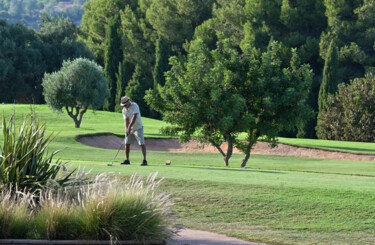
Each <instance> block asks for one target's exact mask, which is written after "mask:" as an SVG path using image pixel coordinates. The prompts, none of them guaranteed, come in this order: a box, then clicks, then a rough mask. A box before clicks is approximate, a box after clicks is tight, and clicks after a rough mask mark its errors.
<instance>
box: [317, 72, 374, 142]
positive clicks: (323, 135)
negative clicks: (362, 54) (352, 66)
mask: <svg viewBox="0 0 375 245" xmlns="http://www.w3.org/2000/svg"><path fill="white" fill-rule="evenodd" d="M317 136H318V138H320V139H328V140H345V141H361V142H374V141H375V75H374V74H372V73H369V74H366V75H365V77H364V78H356V79H354V80H353V81H352V82H351V83H350V84H348V85H344V84H340V85H339V89H338V92H337V93H336V94H335V96H330V98H329V102H328V107H327V110H326V111H325V112H323V113H321V114H320V115H319V118H318V126H317Z"/></svg>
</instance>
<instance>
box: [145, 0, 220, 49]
mask: <svg viewBox="0 0 375 245" xmlns="http://www.w3.org/2000/svg"><path fill="white" fill-rule="evenodd" d="M213 2H214V1H213V0H185V1H180V0H152V2H151V3H150V5H149V8H148V9H147V12H146V18H147V20H148V22H149V23H150V24H151V25H152V27H153V28H154V29H155V30H156V31H157V33H158V34H159V35H162V36H163V37H165V38H166V39H167V41H168V42H169V43H170V44H171V45H172V50H173V51H181V50H182V45H183V44H184V43H185V41H189V40H191V39H192V37H193V34H194V30H195V28H196V27H197V26H199V25H200V24H201V23H203V21H205V20H207V19H209V18H210V17H211V11H212V4H213Z"/></svg>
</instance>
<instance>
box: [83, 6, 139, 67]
mask: <svg viewBox="0 0 375 245" xmlns="http://www.w3.org/2000/svg"><path fill="white" fill-rule="evenodd" d="M137 2H138V1H137V0H126V1H123V0H92V1H87V2H86V3H85V4H84V5H83V8H84V10H85V13H84V14H83V16H82V24H81V26H82V33H81V34H80V37H81V38H82V39H83V40H84V41H85V43H86V44H87V46H88V47H89V48H90V50H91V51H92V52H93V53H94V56H95V59H96V61H97V62H98V63H99V64H101V65H103V64H104V50H105V48H104V46H105V28H106V26H107V25H108V23H109V22H110V20H111V18H112V17H113V16H114V15H119V14H120V12H121V11H123V10H124V9H125V8H126V7H127V6H130V9H133V10H135V9H137V7H138V4H137ZM121 22H122V21H121Z"/></svg>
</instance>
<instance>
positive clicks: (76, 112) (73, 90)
mask: <svg viewBox="0 0 375 245" xmlns="http://www.w3.org/2000/svg"><path fill="white" fill-rule="evenodd" d="M42 85H43V95H44V98H45V100H46V102H47V104H48V105H49V107H50V108H52V109H53V110H56V111H61V110H62V109H63V108H65V109H66V111H67V113H68V115H69V116H70V117H71V118H73V120H74V123H75V127H76V128H79V127H80V125H81V121H82V116H83V114H84V113H85V112H86V111H87V109H88V108H92V109H94V110H95V109H98V108H101V107H102V106H103V104H104V101H105V99H106V98H107V97H108V94H109V90H108V85H107V82H106V79H105V77H104V72H103V68H102V67H101V66H99V65H98V64H96V63H95V62H93V61H90V60H88V59H85V58H78V59H75V60H67V61H64V62H63V65H62V68H61V69H60V70H59V71H57V72H53V73H46V74H45V75H44V77H43V83H42Z"/></svg>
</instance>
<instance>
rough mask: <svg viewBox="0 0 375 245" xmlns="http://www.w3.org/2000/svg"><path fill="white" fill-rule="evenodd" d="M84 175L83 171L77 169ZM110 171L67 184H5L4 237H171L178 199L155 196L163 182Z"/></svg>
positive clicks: (0, 216)
mask: <svg viewBox="0 0 375 245" xmlns="http://www.w3.org/2000/svg"><path fill="white" fill-rule="evenodd" d="M77 174H79V171H78V173H77ZM156 176H157V174H153V175H150V176H149V177H148V178H142V177H136V176H132V177H130V178H129V179H128V180H127V181H120V179H118V178H117V177H114V176H112V175H109V174H100V175H96V176H92V179H90V180H87V179H86V178H81V177H76V178H77V179H85V181H82V182H81V184H78V182H76V185H74V186H69V187H65V188H60V189H56V188H47V189H39V190H36V191H35V192H33V193H31V192H29V191H24V192H21V191H17V190H14V188H11V187H9V186H6V187H4V188H2V192H1V200H0V229H1V234H2V236H1V238H28V239H49V240H76V239H84V240H111V241H118V240H139V241H143V240H153V239H166V238H169V237H170V236H171V235H172V234H173V233H174V230H173V229H172V228H169V227H170V225H171V223H172V222H171V221H172V218H173V217H174V213H173V211H172V206H173V201H174V200H173V199H172V198H171V197H170V196H169V195H167V194H156V191H157V188H158V186H159V185H160V184H161V183H162V181H161V180H159V181H156Z"/></svg>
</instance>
